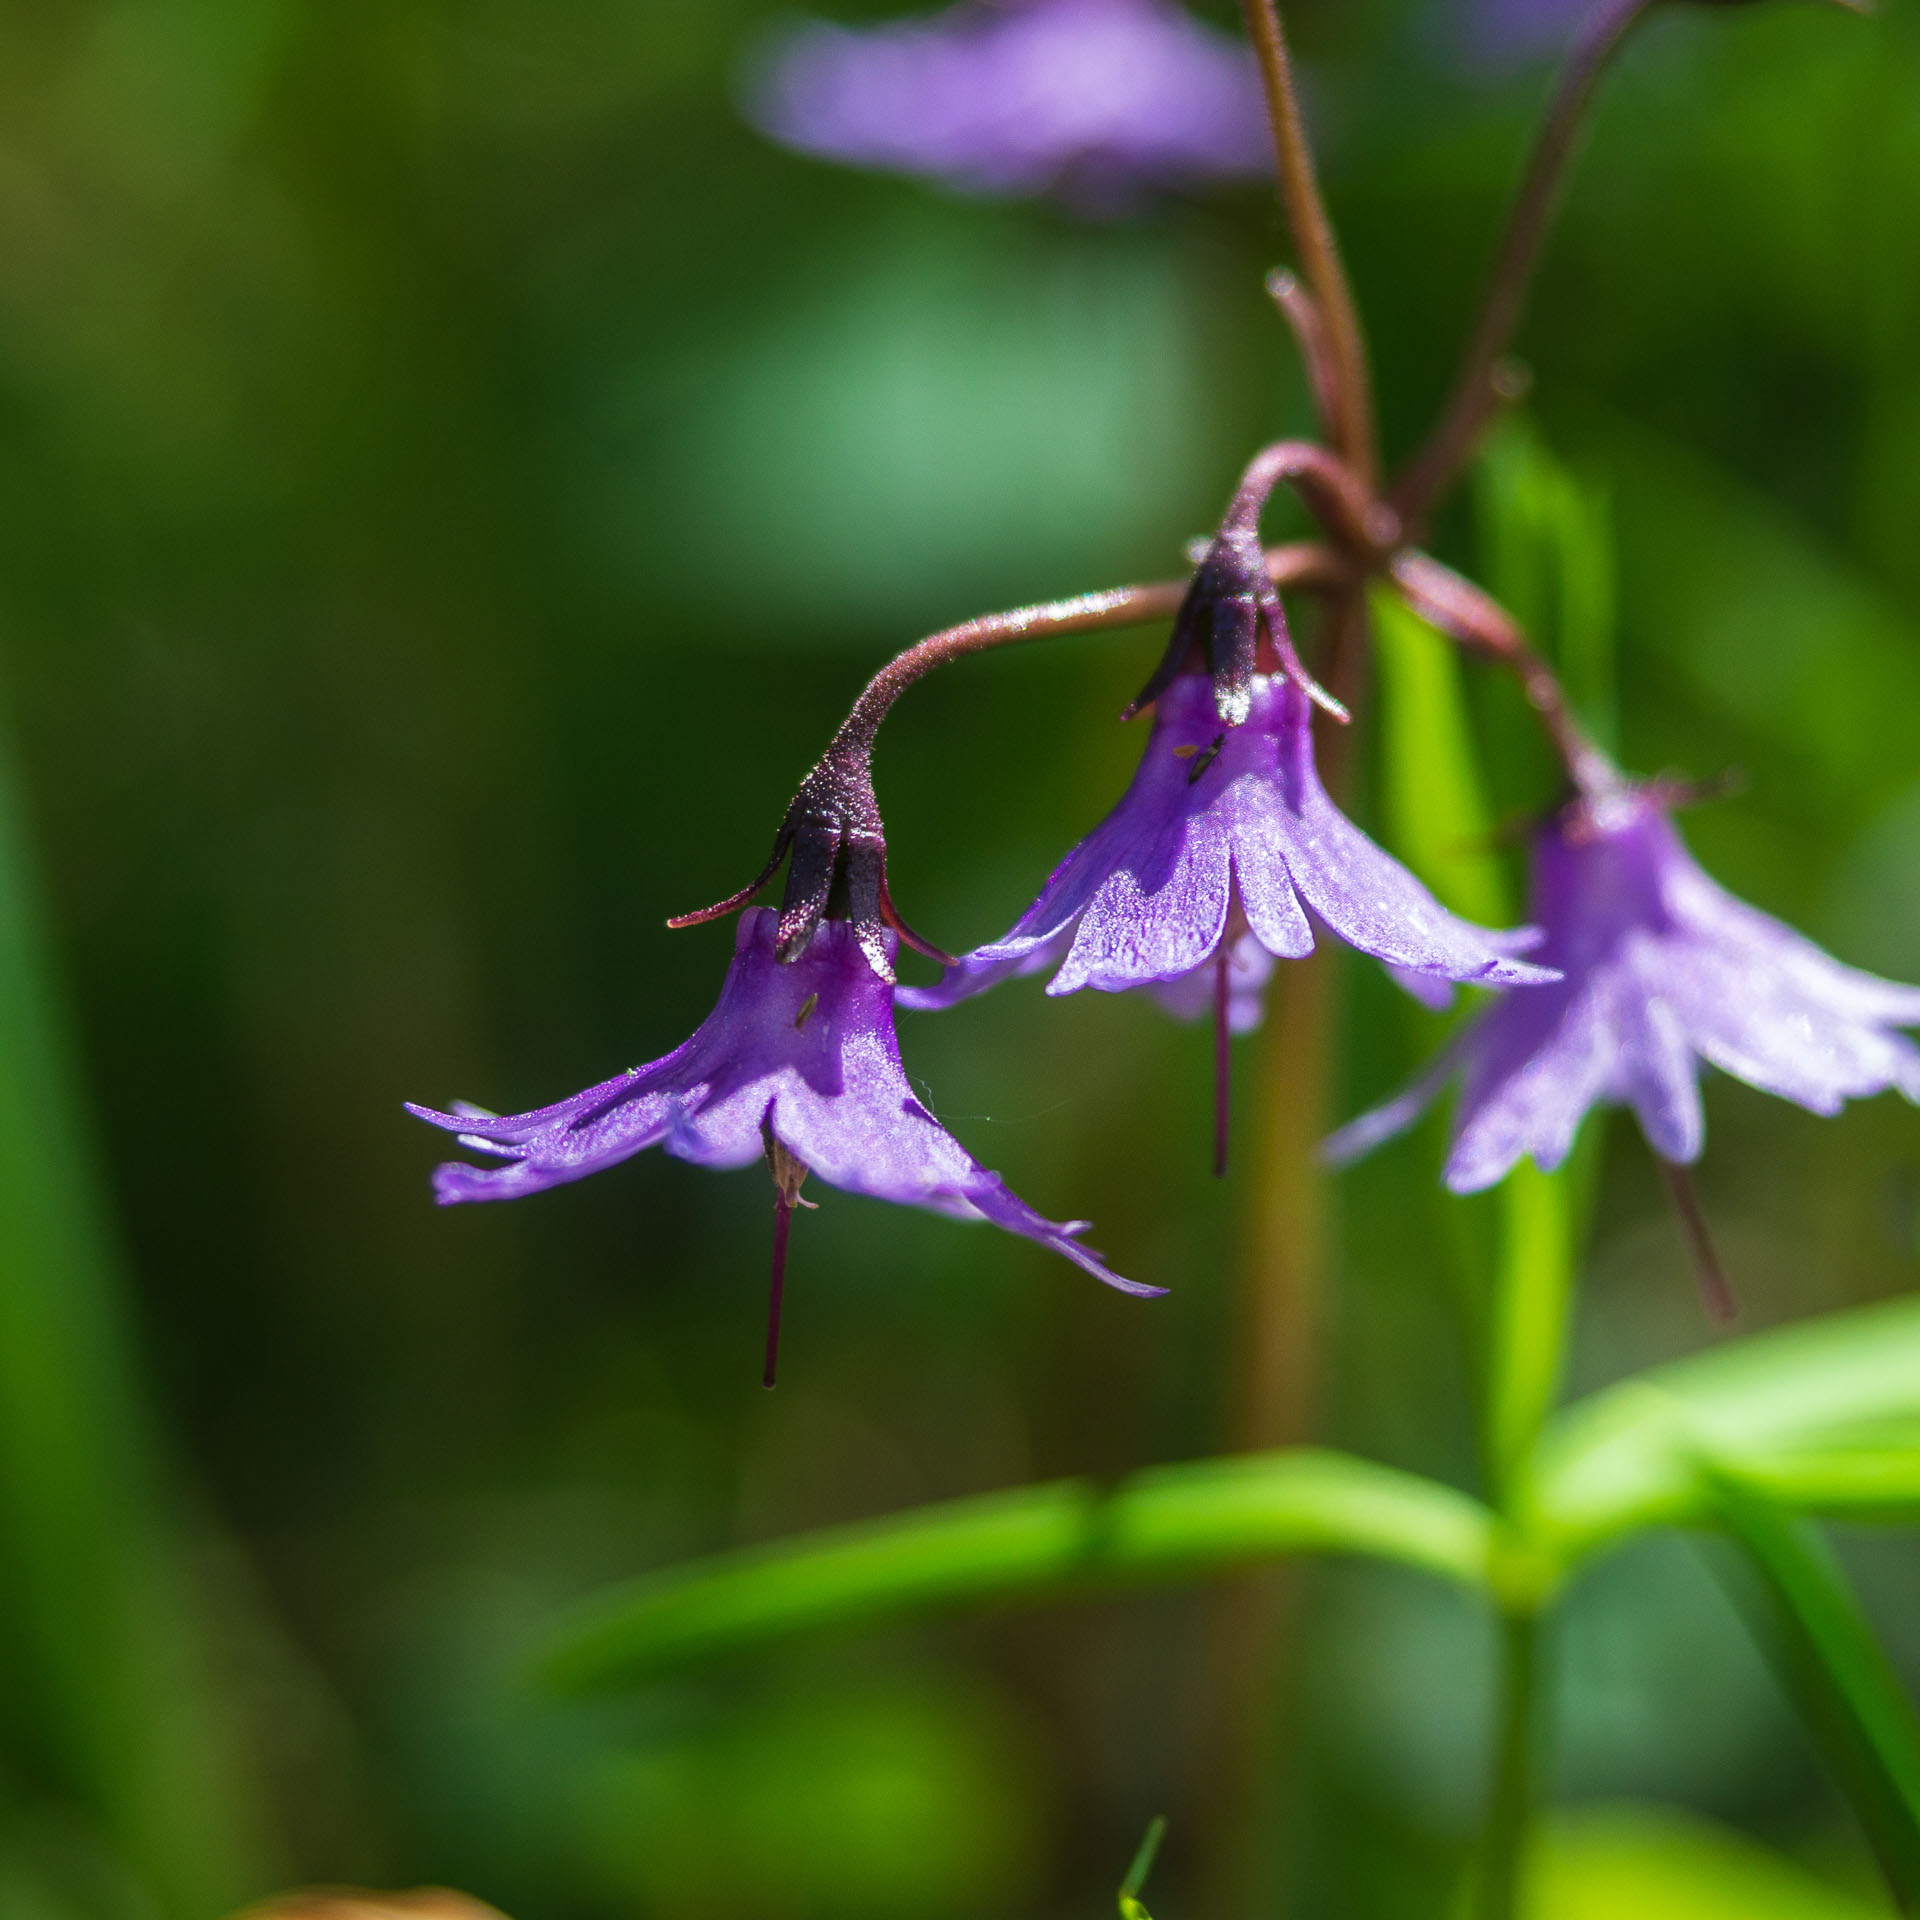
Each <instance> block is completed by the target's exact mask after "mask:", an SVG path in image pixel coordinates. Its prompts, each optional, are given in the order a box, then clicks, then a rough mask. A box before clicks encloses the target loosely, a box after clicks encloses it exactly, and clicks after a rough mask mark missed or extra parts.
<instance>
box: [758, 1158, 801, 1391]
mask: <svg viewBox="0 0 1920 1920" xmlns="http://www.w3.org/2000/svg"><path fill="white" fill-rule="evenodd" d="M792 1228H793V1202H792V1201H791V1200H789V1199H788V1198H787V1196H786V1195H785V1194H784V1193H783V1192H782V1191H781V1190H780V1189H779V1188H778V1187H776V1188H775V1189H774V1194H773V1280H772V1284H771V1286H770V1287H769V1289H768V1292H767V1365H766V1371H765V1372H764V1373H762V1374H761V1376H760V1384H761V1385H762V1386H763V1387H765V1388H767V1389H768V1390H769V1391H771V1390H772V1387H773V1378H774V1374H775V1373H776V1372H777V1371H778V1370H779V1365H780V1308H781V1305H782V1303H783V1302H784V1299H785V1296H786V1291H787V1235H788V1234H789V1233H790V1232H791V1231H792Z"/></svg>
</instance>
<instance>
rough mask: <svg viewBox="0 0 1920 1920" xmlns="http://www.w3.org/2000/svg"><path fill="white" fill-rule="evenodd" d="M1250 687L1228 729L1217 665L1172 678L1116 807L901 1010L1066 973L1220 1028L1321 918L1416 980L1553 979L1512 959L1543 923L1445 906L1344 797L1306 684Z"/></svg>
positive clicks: (1239, 1025)
mask: <svg viewBox="0 0 1920 1920" xmlns="http://www.w3.org/2000/svg"><path fill="white" fill-rule="evenodd" d="M1244 690H1245V694H1246V701H1247V717H1246V719H1245V720H1244V721H1242V722H1241V723H1240V724H1239V725H1237V726H1228V725H1223V724H1222V722H1221V719H1220V715H1219V712H1218V710H1217V707H1216V704H1215V688H1214V683H1213V681H1212V679H1211V678H1210V677H1209V676H1208V675H1206V674H1204V673H1183V674H1180V675H1178V676H1177V677H1175V678H1174V679H1173V680H1172V681H1171V682H1170V683H1169V684H1168V685H1166V686H1165V687H1163V688H1162V689H1161V691H1160V692H1159V695H1158V697H1157V698H1156V700H1155V702H1154V717H1153V732H1152V735H1151V737H1150V738H1149V739H1148V741H1147V746H1146V751H1145V753H1144V754H1143V755H1142V756H1141V760H1140V766H1139V769H1138V771H1137V772H1136V773H1135V774H1134V777H1133V783H1132V785H1131V786H1130V787H1129V788H1128V789H1127V792H1126V795H1125V796H1124V798H1123V799H1122V800H1121V802H1120V804H1119V805H1118V806H1117V807H1115V808H1114V810H1113V812H1112V813H1110V814H1109V815H1108V816H1107V817H1106V819H1105V820H1104V821H1102V822H1101V824H1100V825H1099V826H1097V827H1095V828H1094V830H1093V831H1092V832H1091V833H1090V834H1088V836H1087V837H1086V838H1085V839H1084V840H1083V841H1081V842H1080V844H1079V845H1078V846H1077V847H1075V848H1074V850H1073V851H1072V852H1071V853H1070V854H1068V855H1067V857H1066V859H1065V860H1063V861H1062V862H1061V863H1060V865H1059V866H1058V867H1057V868H1056V869H1055V871H1054V874H1053V877H1052V878H1051V879H1050V880H1049V881H1048V882H1047V884H1046V886H1045V888H1044V889H1043V890H1042V891H1041V894H1040V897H1039V898H1038V899H1037V900H1035V901H1034V903H1033V905H1032V906H1030V907H1029V908H1028V909H1027V911H1026V912H1025V913H1024V914H1022V915H1021V916H1020V918H1019V920H1018V921H1017V922H1015V924H1014V926H1013V927H1012V928H1011V930H1010V931H1009V932H1008V933H1007V934H1005V935H1004V936H1003V937H1002V938H1001V939H999V940H995V941H992V942H990V943H988V944H987V945H986V946H982V947H977V948H975V949H974V951H973V952H971V953H968V954H965V955H963V956H962V957H961V958H960V960H959V961H958V962H957V964H955V965H954V966H952V967H950V968H949V969H948V970H947V972H946V974H945V976H944V977H943V978H942V979H941V980H940V982H939V983H938V984H937V985H935V986H931V987H919V988H902V989H901V990H900V992H899V994H898V996H897V997H898V999H899V1001H900V1004H901V1005H902V1006H905V1007H911V1008H939V1007H950V1006H952V1005H953V1004H954V1003H955V1002H956V1001H959V1000H963V999H965V998H967V997H968V996H969V995H971V994H975V993H980V992H983V991H985V989H987V988H988V987H991V986H995V985H997V984H998V983H999V982H1000V981H1002V980H1006V979H1011V978H1013V977H1015V976H1017V975H1022V974H1031V973H1040V972H1044V971H1046V970H1048V969H1054V970H1055V971H1054V975H1053V978H1052V980H1051V981H1049V982H1048V984H1047V991H1048V993H1050V994H1063V993H1075V992H1078V991H1079V990H1080V989H1081V988H1082V987H1093V988H1097V989H1098V990H1100V991H1102V992H1106V993H1119V992H1124V991H1125V990H1127V989H1128V988H1131V987H1149V988H1152V989H1153V990H1154V993H1155V996H1156V998H1158V999H1159V1000H1160V1001H1161V1003H1162V1005H1164V1006H1165V1007H1166V1008H1167V1009H1168V1011H1170V1012H1172V1013H1175V1014H1176V1015H1181V1016H1185V1017H1192V1016H1194V1015H1197V1014H1199V1013H1200V1012H1202V1011H1203V1010H1204V1008H1205V1007H1206V1006H1207V1005H1208V1004H1209V1002H1210V1001H1211V1003H1212V1004H1213V1005H1214V1007H1215V1012H1216V1022H1217V1028H1218V1032H1219V1033H1220V1034H1222V1035H1224V1033H1225V1031H1226V1030H1228V1029H1229V1028H1231V1029H1233V1030H1235V1031H1244V1030H1245V1029H1246V1028H1249V1027H1252V1026H1255V1025H1257V1024H1258V1022H1259V1019H1260V1014H1261V1004H1260V989H1261V988H1262V986H1263V985H1264V984H1265V981H1266V978H1267V975H1268V974H1269V973H1270V972H1271V969H1272V962H1273V960H1274V959H1287V960H1293V959H1299V958H1301V957H1303V956H1304V955H1306V954H1308V953H1310V952H1312V950H1313V946H1314V929H1315V925H1316V923H1317V924H1318V925H1319V926H1320V927H1322V928H1324V929H1325V930H1326V931H1328V932H1330V933H1332V934H1333V935H1334V936H1335V937H1336V938H1337V939H1340V940H1344V941H1345V942H1346V943H1347V944H1348V945H1349V946H1352V947H1357V948H1358V949H1359V950H1360V951H1361V952H1362V953H1368V954H1372V955H1373V956H1375V957H1376V958H1377V959H1380V960H1383V961H1386V962H1387V963H1389V965H1391V966H1392V967H1394V968H1395V969H1398V970H1404V972H1405V973H1406V974H1407V975H1410V976H1412V977H1413V978H1414V979H1416V980H1431V981H1433V982H1436V983H1440V982H1446V981H1454V980H1471V981H1475V982H1479V983H1481V984H1484V985H1495V986H1509V985H1511V986H1522V985H1527V984H1529V983H1532V982H1536V981H1543V980H1549V979H1551V978H1553V976H1552V975H1551V974H1550V973H1547V972H1543V971H1542V970H1541V969H1540V968H1539V967H1537V966H1533V965H1530V964H1528V963H1527V962H1526V961H1523V960H1519V959H1516V958H1515V957H1514V956H1515V955H1516V954H1519V953H1521V952H1524V951H1525V950H1526V949H1527V948H1529V947H1531V946H1532V945H1533V944H1534V942H1535V941H1536V940H1537V938H1538V936H1537V935H1536V934H1535V933H1533V932H1532V931H1531V930H1521V931H1517V932H1507V933H1494V932H1489V931H1488V930H1487V929H1485V928H1483V927H1477V926H1474V925H1473V924H1471V923H1470V922H1468V921H1465V920H1462V919H1460V918H1459V917H1458V916H1457V915H1455V914H1452V913H1449V912H1448V911H1447V910H1446V908H1444V907H1443V906H1441V905H1440V903H1439V902H1438V901H1437V900H1435V899H1434V898H1433V896H1432V895H1431V894H1430V893H1429V892H1428V891H1427V890H1426V888H1425V887H1423V886H1422V885H1421V884H1420V883H1419V881H1417V880H1416V879H1415V878H1414V877H1413V875H1412V874H1410V873H1409V872H1408V871H1407V870H1406V868H1404V867H1403V866H1401V865H1400V863H1399V862H1398V861H1397V860H1395V859H1393V858H1392V857H1391V856H1390V855H1389V854H1387V853H1385V852H1383V851H1382V850H1381V849H1380V848H1379V847H1377V846H1376V845H1375V844H1374V843H1373V842H1372V841H1371V840H1369V839H1368V838H1367V836H1366V835H1365V834H1364V833H1362V832H1361V831H1360V829H1359V828H1358V827H1356V826H1355V825H1354V824H1353V823H1352V821H1350V820H1349V819H1347V817H1346V816H1345V815H1344V814H1343V813H1342V812H1341V811H1340V810H1339V808H1337V807H1336V806H1335V805H1334V804H1333V802H1332V800H1331V799H1330V798H1329V797H1328V795H1327V791H1326V789H1325V787H1323V786H1322V785H1321V783H1320V776H1319V773H1318V771H1317V769H1316V768H1315V765H1314V757H1313V735H1312V730H1311V725H1310V722H1309V718H1308V715H1309V705H1308V701H1307V696H1306V695H1305V694H1304V693H1303V692H1302V691H1301V690H1300V689H1299V688H1298V687H1297V686H1295V685H1294V684H1293V683H1292V682H1291V681H1290V680H1288V679H1285V678H1283V677H1282V676H1280V675H1278V674H1257V675H1255V676H1254V677H1253V678H1252V679H1251V680H1250V681H1249V682H1247V683H1246V685H1245V689H1244ZM1223 1111H1224V1102H1223ZM1219 1145H1220V1143H1219V1142H1216V1146H1217V1148H1218V1147H1219Z"/></svg>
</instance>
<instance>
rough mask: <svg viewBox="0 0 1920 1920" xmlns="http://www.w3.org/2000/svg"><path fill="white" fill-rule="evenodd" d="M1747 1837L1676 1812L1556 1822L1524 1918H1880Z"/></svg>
mask: <svg viewBox="0 0 1920 1920" xmlns="http://www.w3.org/2000/svg"><path fill="white" fill-rule="evenodd" d="M1885 1911H1886V1909H1885V1908H1884V1907H1881V1906H1877V1905H1869V1904H1868V1903H1867V1902H1866V1901H1864V1900H1860V1899H1857V1898H1856V1897H1855V1896H1853V1895H1852V1894H1849V1893H1843V1892H1842V1891H1841V1890H1840V1889H1839V1888H1837V1887H1831V1886H1828V1885H1827V1884H1826V1883H1825V1882H1824V1881H1820V1880H1816V1879H1815V1878H1814V1877H1813V1876H1812V1875H1811V1874H1810V1873H1808V1872H1807V1870H1806V1869H1805V1868H1804V1867H1802V1866H1799V1865H1797V1864H1796V1863H1795V1862H1793V1861H1791V1860H1787V1859H1783V1858H1782V1857H1781V1856H1780V1855H1779V1854H1777V1853H1772V1852H1769V1851H1768V1850H1767V1849H1766V1848H1764V1847H1761V1846H1758V1845H1756V1844H1755V1843H1754V1842H1753V1841H1752V1840H1749V1839H1748V1838H1747V1837H1746V1836H1745V1835H1744V1834H1741V1833H1736V1832H1734V1831H1733V1830H1732V1829H1730V1828H1727V1827H1719V1826H1714V1825H1711V1824H1709V1823H1708V1822H1707V1821H1704V1820H1701V1819H1698V1818H1696V1817H1695V1816H1693V1815H1691V1814H1684V1813H1678V1812H1675V1811H1673V1810H1671V1809H1663V1810H1661V1811H1659V1812H1654V1811H1652V1810H1650V1809H1648V1808H1643V1807H1600V1808H1594V1809H1591V1810H1588V1811H1584V1812H1581V1813H1577V1814H1574V1813H1562V1814H1557V1815H1555V1816H1554V1817H1553V1818H1552V1819H1551V1820H1550V1821H1548V1822H1547V1823H1546V1831H1545V1832H1544V1833H1543V1835H1542V1836H1541V1839H1540V1841H1539V1843H1538V1844H1537V1845H1536V1846H1535V1848H1534V1849H1533V1852H1532V1855H1531V1857H1530V1859H1529V1861H1528V1872H1527V1903H1526V1912H1527V1916H1528V1920H1620V1916H1621V1915H1622V1914H1631V1915H1632V1916H1633V1920H1876V1916H1884V1914H1885Z"/></svg>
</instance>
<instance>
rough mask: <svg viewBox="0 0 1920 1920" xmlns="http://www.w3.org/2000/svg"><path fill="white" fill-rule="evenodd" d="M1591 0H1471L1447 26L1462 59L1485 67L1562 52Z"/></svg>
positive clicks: (1491, 69)
mask: <svg viewBox="0 0 1920 1920" xmlns="http://www.w3.org/2000/svg"><path fill="white" fill-rule="evenodd" d="M1591 5H1592V0H1472V4H1471V5H1469V6H1468V7H1466V8H1465V9H1464V11H1463V12H1462V13H1461V14H1458V15H1455V16H1454V19H1453V27H1452V31H1453V34H1454V35H1455V36H1457V37H1456V46H1457V48H1458V51H1459V52H1460V54H1461V55H1462V56H1464V58H1465V61H1466V63H1467V64H1468V65H1469V66H1471V67H1475V68H1478V69H1480V70H1481V71H1483V72H1487V73H1494V74H1498V73H1504V72H1507V71H1509V70H1511V69H1512V68H1515V67H1522V66H1529V65H1531V64H1533V63H1534V62H1536V61H1539V60H1543V59H1546V58H1548V57H1549V56H1551V55H1555V54H1558V53H1560V52H1562V51H1563V50H1564V49H1565V48H1566V46H1567V44H1568V42H1569V41H1570V40H1571V39H1572V37H1573V31H1574V29H1575V28H1576V27H1577V26H1578V25H1579V24H1580V22H1581V20H1582V19H1583V18H1584V17H1585V15H1586V14H1587V12H1588V11H1589V9H1590V7H1591Z"/></svg>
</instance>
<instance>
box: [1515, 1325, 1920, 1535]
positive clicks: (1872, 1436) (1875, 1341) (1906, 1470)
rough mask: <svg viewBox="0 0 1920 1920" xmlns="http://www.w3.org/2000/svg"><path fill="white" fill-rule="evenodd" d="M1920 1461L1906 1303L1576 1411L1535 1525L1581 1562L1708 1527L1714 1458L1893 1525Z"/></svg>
mask: <svg viewBox="0 0 1920 1920" xmlns="http://www.w3.org/2000/svg"><path fill="white" fill-rule="evenodd" d="M1917 1450H1920V1299H1902V1300H1895V1301H1891V1302H1888V1303H1886V1304H1884V1305H1880V1306H1875V1307H1867V1308H1863V1309H1859V1310H1857V1311H1854V1312H1850V1313H1844V1314H1835V1315H1831V1316H1829V1317H1827V1318H1824V1319H1820V1320H1814V1321H1807V1322H1803V1323H1801V1324H1800V1325H1798V1326H1794V1327H1787V1328H1782V1329H1780V1330H1778V1331H1776V1332H1772V1333H1765V1334H1758V1335H1754V1336H1752V1337H1750V1338H1747V1339H1744V1340H1737V1341H1733V1342H1731V1343H1729V1344H1728V1345H1726V1346H1722V1347H1718V1348H1715V1349H1714V1350H1712V1351H1711V1352H1708V1353H1703V1354H1700V1355H1697V1356H1695V1357H1694V1358H1692V1359H1689V1360H1683V1361H1680V1362H1677V1363H1676V1364H1674V1365H1672V1366H1668V1367H1661V1368H1658V1369H1656V1370H1655V1371H1654V1372H1652V1373H1649V1374H1644V1375H1642V1376H1640V1377H1639V1378H1637V1379H1634V1380H1629V1381H1625V1382H1623V1383H1622V1384H1621V1385H1619V1386H1617V1387H1610V1388H1608V1389H1607V1390H1606V1391H1605V1392H1603V1393H1598V1394H1595V1395H1593V1396H1592V1397H1591V1398H1590V1399H1588V1400H1585V1401H1583V1402H1581V1403H1580V1404H1579V1405H1578V1406H1575V1407H1573V1408H1571V1409H1569V1410H1568V1412H1566V1413H1565V1414H1563V1415H1562V1416H1561V1417H1560V1418H1559V1419H1558V1420H1557V1421H1556V1422H1555V1423H1554V1424H1553V1426H1552V1427H1551V1428H1549V1429H1548V1431H1547V1433H1546V1434H1545V1436H1544V1437H1543V1439H1542V1442H1541V1446H1540V1449H1539V1452H1538V1455H1537V1456H1536V1461H1535V1469H1534V1478H1533V1490H1534V1491H1533V1497H1534V1505H1535V1519H1536V1521H1537V1523H1538V1525H1539V1526H1540V1527H1541V1528H1542V1529H1543V1530H1544V1531H1545V1532H1546V1533H1547V1534H1548V1535H1549V1536H1551V1537H1552V1538H1553V1539H1554V1540H1555V1542H1556V1545H1557V1547H1558V1550H1559V1551H1560V1552H1562V1553H1563V1554H1564V1555H1567V1556H1572V1555H1576V1554H1579V1553H1582V1552H1585V1551H1588V1550H1590V1549H1591V1548H1593V1547H1596V1546H1599V1545H1601V1544H1603V1543H1604V1542H1605V1541H1607V1540H1610V1539H1614V1538H1617V1537H1618V1536H1619V1535H1621V1534H1623V1533H1627V1532H1631V1531H1634V1530H1636V1529H1638V1528H1641V1527H1646V1526H1654V1525H1661V1524H1685V1523H1687V1522H1690V1521H1696V1520H1699V1519H1702V1518H1703V1517H1708V1516H1709V1515H1710V1514H1711V1511H1712V1505H1713V1502H1712V1495H1711V1492H1710V1490H1709V1489H1708V1488H1707V1487H1706V1486H1705V1484H1704V1482H1703V1480H1702V1475H1701V1468H1700V1461H1701V1460H1702V1459H1703V1458H1711V1459H1714V1460H1718V1461H1721V1462H1723V1463H1725V1464H1726V1465H1727V1466H1728V1467H1729V1468H1730V1469H1733V1470H1736V1471H1739V1472H1741V1473H1743V1474H1744V1473H1749V1472H1750V1473H1751V1474H1752V1475H1753V1476H1754V1477H1755V1481H1756V1484H1758V1483H1761V1482H1766V1483H1768V1484H1770V1485H1771V1486H1773V1487H1774V1488H1775V1489H1776V1490H1778V1491H1779V1492H1780V1493H1781V1494H1782V1495H1783V1496H1784V1495H1785V1494H1787V1493H1788V1492H1790V1491H1791V1492H1793V1493H1794V1504H1796V1505H1800V1506H1804V1507H1807V1508H1809V1509H1820V1508H1822V1507H1824V1506H1826V1505H1827V1504H1828V1497H1829V1496H1831V1499H1832V1504H1833V1505H1834V1507H1835V1510H1836V1511H1839V1510H1844V1511H1849V1512H1854V1513H1863V1514H1864V1513H1870V1512H1873V1511H1884V1512H1886V1513H1888V1514H1893V1513H1896V1512H1900V1511H1905V1510H1910V1509H1911V1508H1912V1506H1913V1504H1914V1502H1915V1496H1916V1493H1917V1492H1920V1487H1916V1483H1915V1481H1914V1479H1913V1477H1912V1469H1913V1466H1914V1464H1915V1462H1914V1456H1915V1453H1916V1451H1917ZM1876 1489H1877V1493H1878V1496H1879V1499H1878V1503H1877V1504H1876Z"/></svg>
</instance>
